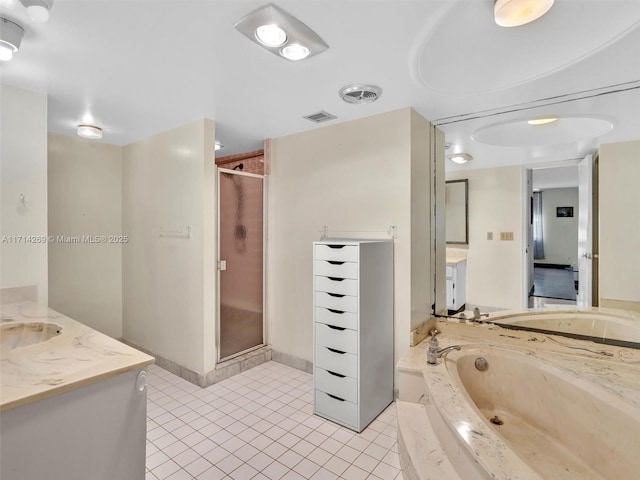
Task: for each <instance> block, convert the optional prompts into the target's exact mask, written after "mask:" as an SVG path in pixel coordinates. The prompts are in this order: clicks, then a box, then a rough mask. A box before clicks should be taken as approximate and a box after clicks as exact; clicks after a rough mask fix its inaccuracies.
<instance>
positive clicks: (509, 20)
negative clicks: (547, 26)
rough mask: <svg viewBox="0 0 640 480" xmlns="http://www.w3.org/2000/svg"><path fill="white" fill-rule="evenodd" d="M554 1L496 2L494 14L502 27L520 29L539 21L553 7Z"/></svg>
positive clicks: (514, 0)
mask: <svg viewBox="0 0 640 480" xmlns="http://www.w3.org/2000/svg"><path fill="white" fill-rule="evenodd" d="M553 2H554V0H494V4H493V14H494V18H495V21H496V23H497V24H498V25H500V26H501V27H519V26H520V25H525V24H527V23H530V22H533V21H534V20H537V19H538V18H540V17H541V16H543V15H544V14H545V13H547V12H548V11H549V10H550V9H551V7H552V6H553Z"/></svg>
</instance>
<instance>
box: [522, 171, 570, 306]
mask: <svg viewBox="0 0 640 480" xmlns="http://www.w3.org/2000/svg"><path fill="white" fill-rule="evenodd" d="M527 175H528V178H531V190H530V192H528V196H529V198H528V200H527V203H529V204H530V208H531V213H530V216H528V218H527V220H528V222H529V227H528V229H529V230H530V237H531V241H530V242H529V245H528V253H529V255H528V256H527V262H528V267H529V272H530V273H532V274H533V275H531V277H532V278H531V284H530V288H529V289H528V290H529V291H528V298H527V306H528V307H530V308H543V307H546V306H550V305H576V303H577V298H578V289H579V281H578V275H579V273H578V272H579V264H580V262H579V257H578V238H579V231H580V225H579V216H580V211H581V210H580V205H579V199H580V189H581V186H580V182H581V180H580V178H579V174H578V165H577V163H576V162H574V164H572V165H567V164H566V163H564V164H563V165H560V166H557V167H545V168H538V169H533V170H529V171H528V172H527Z"/></svg>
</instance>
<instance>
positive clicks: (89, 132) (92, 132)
mask: <svg viewBox="0 0 640 480" xmlns="http://www.w3.org/2000/svg"><path fill="white" fill-rule="evenodd" d="M78 136H79V137H83V138H89V139H91V140H100V139H101V138H102V128H100V127H98V126H97V125H87V124H80V125H78Z"/></svg>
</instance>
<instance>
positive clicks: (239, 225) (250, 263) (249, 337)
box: [217, 168, 265, 361]
mask: <svg viewBox="0 0 640 480" xmlns="http://www.w3.org/2000/svg"><path fill="white" fill-rule="evenodd" d="M264 204H265V202H264V176H263V175H259V174H254V173H247V172H242V171H239V169H235V170H234V169H225V168H219V169H218V245H219V246H218V252H219V253H218V259H219V261H218V279H219V282H218V285H219V292H218V299H219V300H218V322H217V339H218V345H217V351H218V361H224V360H228V359H230V358H233V357H236V356H238V355H241V354H243V353H247V352H249V351H251V350H253V349H255V348H259V347H261V346H262V345H264V343H265V342H264Z"/></svg>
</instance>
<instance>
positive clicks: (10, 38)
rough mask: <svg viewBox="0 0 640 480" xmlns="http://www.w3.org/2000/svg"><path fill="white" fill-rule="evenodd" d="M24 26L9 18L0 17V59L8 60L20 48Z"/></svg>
mask: <svg viewBox="0 0 640 480" xmlns="http://www.w3.org/2000/svg"><path fill="white" fill-rule="evenodd" d="M23 35H24V28H22V27H21V26H20V25H18V24H17V23H15V22H12V21H11V20H7V19H6V18H2V17H0V60H1V61H3V62H8V61H9V60H11V59H12V58H13V54H14V53H16V52H17V51H18V49H19V48H20V43H21V42H22V36H23Z"/></svg>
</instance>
